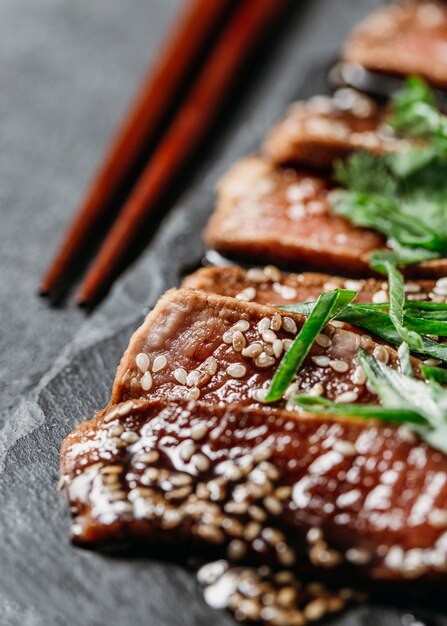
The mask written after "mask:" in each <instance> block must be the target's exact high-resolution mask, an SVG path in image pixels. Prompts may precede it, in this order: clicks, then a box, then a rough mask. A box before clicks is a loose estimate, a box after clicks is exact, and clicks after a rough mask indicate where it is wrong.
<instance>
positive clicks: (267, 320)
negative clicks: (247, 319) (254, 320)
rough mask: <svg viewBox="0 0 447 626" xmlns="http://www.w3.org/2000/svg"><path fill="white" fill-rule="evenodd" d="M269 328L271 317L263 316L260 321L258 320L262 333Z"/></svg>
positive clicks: (259, 329)
mask: <svg viewBox="0 0 447 626" xmlns="http://www.w3.org/2000/svg"><path fill="white" fill-rule="evenodd" d="M269 328H270V318H268V317H263V318H262V319H261V320H259V322H258V331H259V332H260V333H262V332H263V331H264V330H267V329H269Z"/></svg>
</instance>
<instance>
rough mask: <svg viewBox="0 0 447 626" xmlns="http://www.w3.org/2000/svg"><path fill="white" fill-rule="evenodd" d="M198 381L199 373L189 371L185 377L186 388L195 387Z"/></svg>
mask: <svg viewBox="0 0 447 626" xmlns="http://www.w3.org/2000/svg"><path fill="white" fill-rule="evenodd" d="M199 379H200V372H198V371H197V370H191V371H190V372H188V374H187V376H186V384H187V385H188V387H196V386H197V383H198V382H199Z"/></svg>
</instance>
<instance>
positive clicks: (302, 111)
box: [264, 89, 409, 169]
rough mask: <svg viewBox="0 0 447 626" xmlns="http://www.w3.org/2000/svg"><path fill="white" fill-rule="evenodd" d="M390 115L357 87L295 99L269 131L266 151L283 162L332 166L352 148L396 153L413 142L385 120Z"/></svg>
mask: <svg viewBox="0 0 447 626" xmlns="http://www.w3.org/2000/svg"><path fill="white" fill-rule="evenodd" d="M386 115H387V113H386V110H385V109H384V108H382V107H378V106H377V105H376V104H375V103H374V101H373V100H371V99H370V98H367V97H366V96H364V95H361V94H360V93H359V92H357V91H354V90H353V89H340V90H339V91H337V92H336V93H335V94H334V96H333V97H332V98H331V97H329V96H315V97H313V98H310V100H307V101H305V102H295V103H294V104H292V105H291V106H290V107H289V109H288V111H287V114H286V115H285V117H284V118H283V119H282V120H281V121H280V122H278V123H277V124H276V125H275V126H274V127H273V128H272V130H271V131H270V132H269V133H268V135H267V138H266V140H265V142H264V152H265V153H266V155H267V157H268V158H270V159H271V160H272V161H273V162H274V163H278V164H281V165H294V166H304V167H316V168H329V169H332V167H333V165H334V161H335V160H336V159H340V158H343V157H345V156H346V155H347V154H348V153H349V152H352V151H353V150H366V151H368V152H374V153H376V154H381V153H384V152H396V151H398V150H401V149H402V148H403V147H407V146H408V145H409V142H408V141H407V140H405V139H401V138H399V137H397V136H396V135H395V134H394V133H393V132H392V131H391V129H390V128H388V127H386V126H385V125H384V121H385V119H386Z"/></svg>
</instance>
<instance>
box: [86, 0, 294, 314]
mask: <svg viewBox="0 0 447 626" xmlns="http://www.w3.org/2000/svg"><path fill="white" fill-rule="evenodd" d="M287 4H288V2H287V0H245V1H244V2H242V1H241V2H240V5H239V6H238V8H237V10H236V12H235V14H234V15H233V16H232V18H231V20H230V22H229V24H228V25H227V26H226V28H225V30H224V32H223V33H222V35H221V36H220V38H219V40H218V42H217V43H216V46H215V48H214V49H213V51H212V53H211V56H210V58H209V60H208V62H207V64H206V65H205V66H204V68H203V69H202V71H201V73H200V75H199V76H198V78H197V80H196V83H195V84H194V86H193V88H192V90H191V92H190V93H189V96H188V97H187V99H186V101H185V102H184V104H183V106H182V107H181V108H180V110H179V112H178V114H177V116H176V117H175V119H174V120H173V122H172V124H171V125H170V127H169V129H168V131H167V133H166V134H165V136H164V138H163V140H162V141H161V143H160V144H159V146H158V147H157V149H156V151H155V152H154V154H153V156H152V158H151V159H150V161H149V163H148V164H147V166H146V168H145V169H144V171H143V173H142V175H141V177H140V179H139V181H138V182H137V184H136V186H135V187H134V190H133V191H132V194H131V195H130V197H129V199H128V201H127V202H126V204H125V205H124V207H123V209H122V210H121V212H120V214H119V215H118V218H117V220H116V221H115V223H114V224H113V226H112V228H111V230H110V232H109V234H108V236H107V238H106V239H105V241H104V243H103V245H102V247H101V249H100V251H99V253H98V255H97V257H96V258H95V259H94V261H93V264H92V266H91V268H90V270H89V272H88V274H87V276H86V278H85V280H84V282H83V283H82V285H81V288H80V290H79V292H78V296H77V299H78V302H79V303H80V304H92V303H94V302H95V301H96V300H97V299H98V297H99V296H102V295H103V293H104V292H105V290H106V289H107V288H108V287H109V284H110V281H111V278H112V276H113V274H114V272H115V271H116V268H117V267H118V266H119V265H120V264H121V263H122V261H123V258H124V257H125V255H126V253H127V252H128V250H129V247H130V246H131V244H132V242H133V241H134V239H135V236H136V234H137V233H138V232H139V229H140V228H141V224H142V223H143V222H144V221H145V220H146V219H147V216H148V214H149V213H150V212H151V211H152V210H153V208H154V206H155V204H156V202H157V200H158V199H159V198H160V195H161V194H162V193H163V192H164V191H165V190H166V188H167V186H168V185H169V184H170V182H171V181H172V179H173V177H174V176H175V174H176V173H178V172H179V170H180V169H181V168H182V166H184V164H185V163H186V162H187V160H188V159H189V158H190V157H191V155H192V153H193V151H194V150H195V149H196V148H197V146H198V145H199V143H200V142H201V141H202V140H203V138H204V136H205V134H206V133H207V131H208V130H209V128H210V126H211V124H212V123H213V122H214V120H215V119H216V116H217V114H218V112H219V110H220V107H221V103H222V101H223V100H224V99H225V96H226V92H227V91H228V89H229V87H230V85H231V83H232V81H233V79H234V78H235V75H236V74H237V70H238V67H239V66H240V64H241V62H242V60H243V59H244V57H245V56H246V55H247V53H248V52H249V51H250V50H251V49H252V48H253V45H254V44H255V43H256V42H257V41H258V39H259V37H260V36H261V34H262V33H263V31H264V30H265V29H266V27H267V26H268V25H270V24H271V22H272V21H273V20H274V19H275V18H277V17H279V15H280V13H282V11H283V10H284V9H285V7H286V6H287Z"/></svg>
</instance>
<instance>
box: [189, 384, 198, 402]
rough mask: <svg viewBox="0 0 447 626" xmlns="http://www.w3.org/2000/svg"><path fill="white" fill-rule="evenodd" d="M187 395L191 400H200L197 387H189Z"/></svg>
mask: <svg viewBox="0 0 447 626" xmlns="http://www.w3.org/2000/svg"><path fill="white" fill-rule="evenodd" d="M188 395H189V397H190V398H192V399H193V400H198V399H199V398H200V389H199V388H198V387H191V389H190V390H189V394H188Z"/></svg>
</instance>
